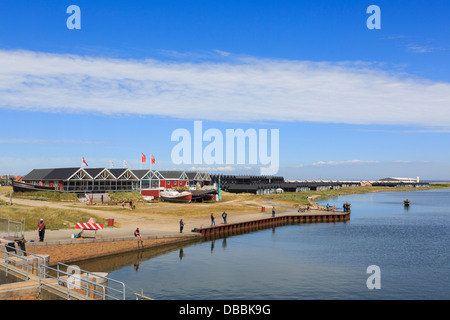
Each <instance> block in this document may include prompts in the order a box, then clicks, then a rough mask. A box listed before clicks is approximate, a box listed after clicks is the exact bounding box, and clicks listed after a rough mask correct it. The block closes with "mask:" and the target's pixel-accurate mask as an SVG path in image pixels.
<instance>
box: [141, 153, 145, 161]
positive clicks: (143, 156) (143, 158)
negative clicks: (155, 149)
mask: <svg viewBox="0 0 450 320" xmlns="http://www.w3.org/2000/svg"><path fill="white" fill-rule="evenodd" d="M141 162H145V154H143V153H141Z"/></svg>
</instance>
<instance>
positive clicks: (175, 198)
mask: <svg viewBox="0 0 450 320" xmlns="http://www.w3.org/2000/svg"><path fill="white" fill-rule="evenodd" d="M159 198H160V199H161V201H167V202H184V203H189V202H191V200H192V193H191V192H188V191H183V192H178V191H174V190H168V191H161V192H160V193H159Z"/></svg>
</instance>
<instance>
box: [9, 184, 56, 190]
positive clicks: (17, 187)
mask: <svg viewBox="0 0 450 320" xmlns="http://www.w3.org/2000/svg"><path fill="white" fill-rule="evenodd" d="M12 186H13V191H14V192H30V191H58V190H55V188H54V187H45V186H39V185H34V184H30V183H25V182H20V181H12Z"/></svg>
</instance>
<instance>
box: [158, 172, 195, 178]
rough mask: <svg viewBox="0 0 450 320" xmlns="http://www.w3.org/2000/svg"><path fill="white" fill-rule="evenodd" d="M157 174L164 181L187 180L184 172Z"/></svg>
mask: <svg viewBox="0 0 450 320" xmlns="http://www.w3.org/2000/svg"><path fill="white" fill-rule="evenodd" d="M159 173H161V175H162V176H163V177H164V179H188V178H187V176H186V174H185V172H184V171H159ZM183 176H185V177H183Z"/></svg>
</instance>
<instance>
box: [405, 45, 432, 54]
mask: <svg viewBox="0 0 450 320" xmlns="http://www.w3.org/2000/svg"><path fill="white" fill-rule="evenodd" d="M408 51H410V52H414V53H428V52H432V51H433V48H430V47H426V46H420V45H409V46H408Z"/></svg>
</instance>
